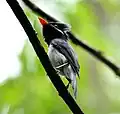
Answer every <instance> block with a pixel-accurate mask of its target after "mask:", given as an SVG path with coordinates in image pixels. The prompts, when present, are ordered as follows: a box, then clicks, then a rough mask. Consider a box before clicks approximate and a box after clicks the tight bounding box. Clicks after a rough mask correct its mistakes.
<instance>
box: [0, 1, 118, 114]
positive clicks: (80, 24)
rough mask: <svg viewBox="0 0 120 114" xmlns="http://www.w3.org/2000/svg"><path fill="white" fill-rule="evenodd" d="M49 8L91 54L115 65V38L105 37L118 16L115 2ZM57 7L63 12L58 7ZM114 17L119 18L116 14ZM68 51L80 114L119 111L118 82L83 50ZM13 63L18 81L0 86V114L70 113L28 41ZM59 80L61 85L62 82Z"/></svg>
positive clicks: (31, 17)
mask: <svg viewBox="0 0 120 114" xmlns="http://www.w3.org/2000/svg"><path fill="white" fill-rule="evenodd" d="M68 2H69V1H68ZM55 4H56V7H57V8H58V10H59V11H61V12H62V16H64V18H65V19H66V20H67V23H69V24H70V25H71V26H72V31H73V33H74V34H76V36H78V37H79V38H80V39H81V40H83V41H85V42H86V43H88V44H89V45H91V46H93V47H95V48H96V49H100V50H102V51H103V52H105V54H106V55H107V56H112V58H115V60H114V61H115V62H116V63H117V64H119V63H120V62H119V60H120V59H119V57H120V54H119V50H118V48H119V43H118V41H119V38H114V37H113V38H112V36H110V35H111V34H113V36H114V35H115V31H112V33H111V34H110V33H109V31H110V30H111V28H110V27H111V23H113V25H112V27H114V23H115V24H119V23H118V21H117V19H116V20H113V19H114V18H115V17H114V15H115V13H117V12H118V11H120V8H119V6H120V4H118V3H117V0H116V2H112V0H106V1H105V0H98V1H94V0H90V1H89V0H81V1H80V2H79V1H78V2H76V3H74V4H72V5H71V4H66V5H65V4H64V1H61V2H60V1H56V2H55ZM63 6H66V7H65V8H62V7H63ZM47 7H49V4H48V6H47ZM25 11H26V14H27V16H28V18H29V20H30V22H31V23H32V25H33V27H34V29H35V30H36V31H37V33H38V37H39V39H40V42H41V43H42V45H43V46H44V47H45V49H46V52H47V45H46V44H45V43H44V39H43V38H42V35H41V26H40V25H39V24H38V23H39V22H38V18H37V16H36V15H35V14H34V13H32V12H31V11H30V10H29V9H26V10H25ZM116 16H117V17H118V19H119V17H120V14H118V15H116ZM112 30H113V29H112ZM118 34H119V33H118ZM70 43H71V42H70ZM71 44H72V43H71ZM72 46H73V47H74V49H75V51H76V53H77V54H78V58H79V63H80V65H81V69H80V80H79V79H78V97H77V103H78V104H79V105H80V107H81V108H82V110H83V111H84V113H85V114H114V113H117V112H120V108H119V105H120V96H119V93H120V91H119V88H120V81H119V78H116V76H115V74H113V72H112V71H110V69H108V68H107V67H106V66H105V65H104V64H102V63H101V62H99V61H98V60H97V59H95V58H94V57H93V56H91V55H89V54H88V53H87V52H86V51H85V50H83V49H82V48H79V47H77V46H75V45H74V44H72ZM41 55H42V53H41ZM19 58H20V62H21V66H22V69H21V72H20V74H19V76H18V77H17V78H15V79H8V80H7V81H6V82H5V83H4V84H1V85H0V113H1V114H4V113H3V112H5V110H6V111H7V110H8V111H7V112H6V114H7V113H8V114H34V113H35V114H70V113H71V112H70V110H69V109H68V107H67V106H66V104H64V102H63V100H62V99H61V98H60V97H59V95H58V93H57V91H56V90H55V88H54V86H53V85H52V83H51V81H50V80H49V78H48V77H47V75H46V72H45V71H44V69H43V67H42V65H41V64H40V62H39V60H38V58H37V56H36V54H35V52H34V50H33V48H32V47H31V45H30V42H28V41H26V43H25V46H24V49H23V52H22V53H21V54H20V56H19ZM111 60H113V59H111ZM63 81H64V82H65V83H67V82H66V80H65V79H63ZM70 92H71V89H70Z"/></svg>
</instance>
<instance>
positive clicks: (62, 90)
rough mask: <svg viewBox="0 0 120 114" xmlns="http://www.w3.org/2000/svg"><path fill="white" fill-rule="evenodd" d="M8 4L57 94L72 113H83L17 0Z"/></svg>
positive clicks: (8, 0)
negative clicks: (52, 63) (53, 65)
mask: <svg viewBox="0 0 120 114" xmlns="http://www.w3.org/2000/svg"><path fill="white" fill-rule="evenodd" d="M6 1H7V3H8V4H9V6H10V7H11V9H12V11H13V12H14V14H15V16H16V17H17V19H18V20H19V22H20V23H21V25H22V27H23V28H24V30H25V32H26V34H27V35H28V38H29V40H30V42H31V44H32V46H33V48H34V50H35V52H36V54H37V56H38V58H39V60H40V61H41V63H42V65H43V67H44V69H45V71H46V73H47V75H48V76H49V78H50V79H51V81H52V83H53V85H54V86H55V88H56V89H57V91H58V92H59V95H60V96H61V97H62V99H63V100H64V102H65V103H66V104H67V105H68V107H69V108H70V110H71V111H72V112H73V113H74V114H84V113H83V112H82V111H81V109H80V108H79V106H78V105H77V104H76V102H75V100H74V99H73V98H72V97H71V95H70V94H69V92H68V91H67V89H66V87H65V86H64V84H63V82H62V80H61V79H60V77H59V76H58V75H57V73H56V71H55V69H54V68H53V67H52V65H51V63H50V61H49V58H48V56H47V54H46V52H45V50H44V48H43V47H42V45H41V43H40V42H39V40H38V38H37V36H36V34H35V31H34V30H33V28H32V26H31V24H30V22H29V21H28V19H27V17H26V15H25V14H24V12H23V10H22V8H21V7H20V6H19V4H18V2H17V0H12V1H11V0H6Z"/></svg>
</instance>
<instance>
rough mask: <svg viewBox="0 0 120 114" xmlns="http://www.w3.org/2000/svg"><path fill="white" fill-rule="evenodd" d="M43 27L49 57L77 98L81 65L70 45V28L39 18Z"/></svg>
mask: <svg viewBox="0 0 120 114" xmlns="http://www.w3.org/2000/svg"><path fill="white" fill-rule="evenodd" d="M38 19H39V22H40V24H41V25H42V35H43V37H44V40H45V42H46V43H47V45H48V57H49V59H50V62H51V64H52V66H53V67H54V68H55V70H56V71H57V73H59V74H60V75H61V76H64V77H65V78H66V79H67V80H68V85H67V86H66V87H67V88H68V87H69V84H71V85H72V88H73V94H74V97H75V98H76V97H77V79H76V76H77V75H78V77H79V70H80V65H79V63H78V57H77V55H76V53H75V52H74V50H73V48H72V46H71V45H70V44H69V43H68V39H69V36H68V34H67V31H70V27H69V26H68V25H67V24H64V23H60V22H48V21H46V20H45V19H43V18H42V17H38Z"/></svg>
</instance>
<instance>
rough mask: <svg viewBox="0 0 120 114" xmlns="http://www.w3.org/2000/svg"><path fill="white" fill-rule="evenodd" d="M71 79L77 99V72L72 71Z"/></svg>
mask: <svg viewBox="0 0 120 114" xmlns="http://www.w3.org/2000/svg"><path fill="white" fill-rule="evenodd" d="M70 79H71V85H72V88H73V92H74V97H75V99H76V97H77V80H76V75H75V73H73V72H72V73H71V76H70Z"/></svg>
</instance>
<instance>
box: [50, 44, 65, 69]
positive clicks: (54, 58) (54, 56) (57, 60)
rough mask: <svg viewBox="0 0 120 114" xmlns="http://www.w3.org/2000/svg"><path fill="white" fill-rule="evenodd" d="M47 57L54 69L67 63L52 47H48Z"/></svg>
mask: <svg viewBox="0 0 120 114" xmlns="http://www.w3.org/2000/svg"><path fill="white" fill-rule="evenodd" d="M48 56H49V59H50V61H51V63H52V65H53V66H54V67H57V66H60V65H62V64H64V63H65V62H66V61H67V59H66V57H65V56H64V55H63V54H61V53H60V52H59V51H58V50H57V49H55V48H54V47H53V46H52V45H49V47H48Z"/></svg>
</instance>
